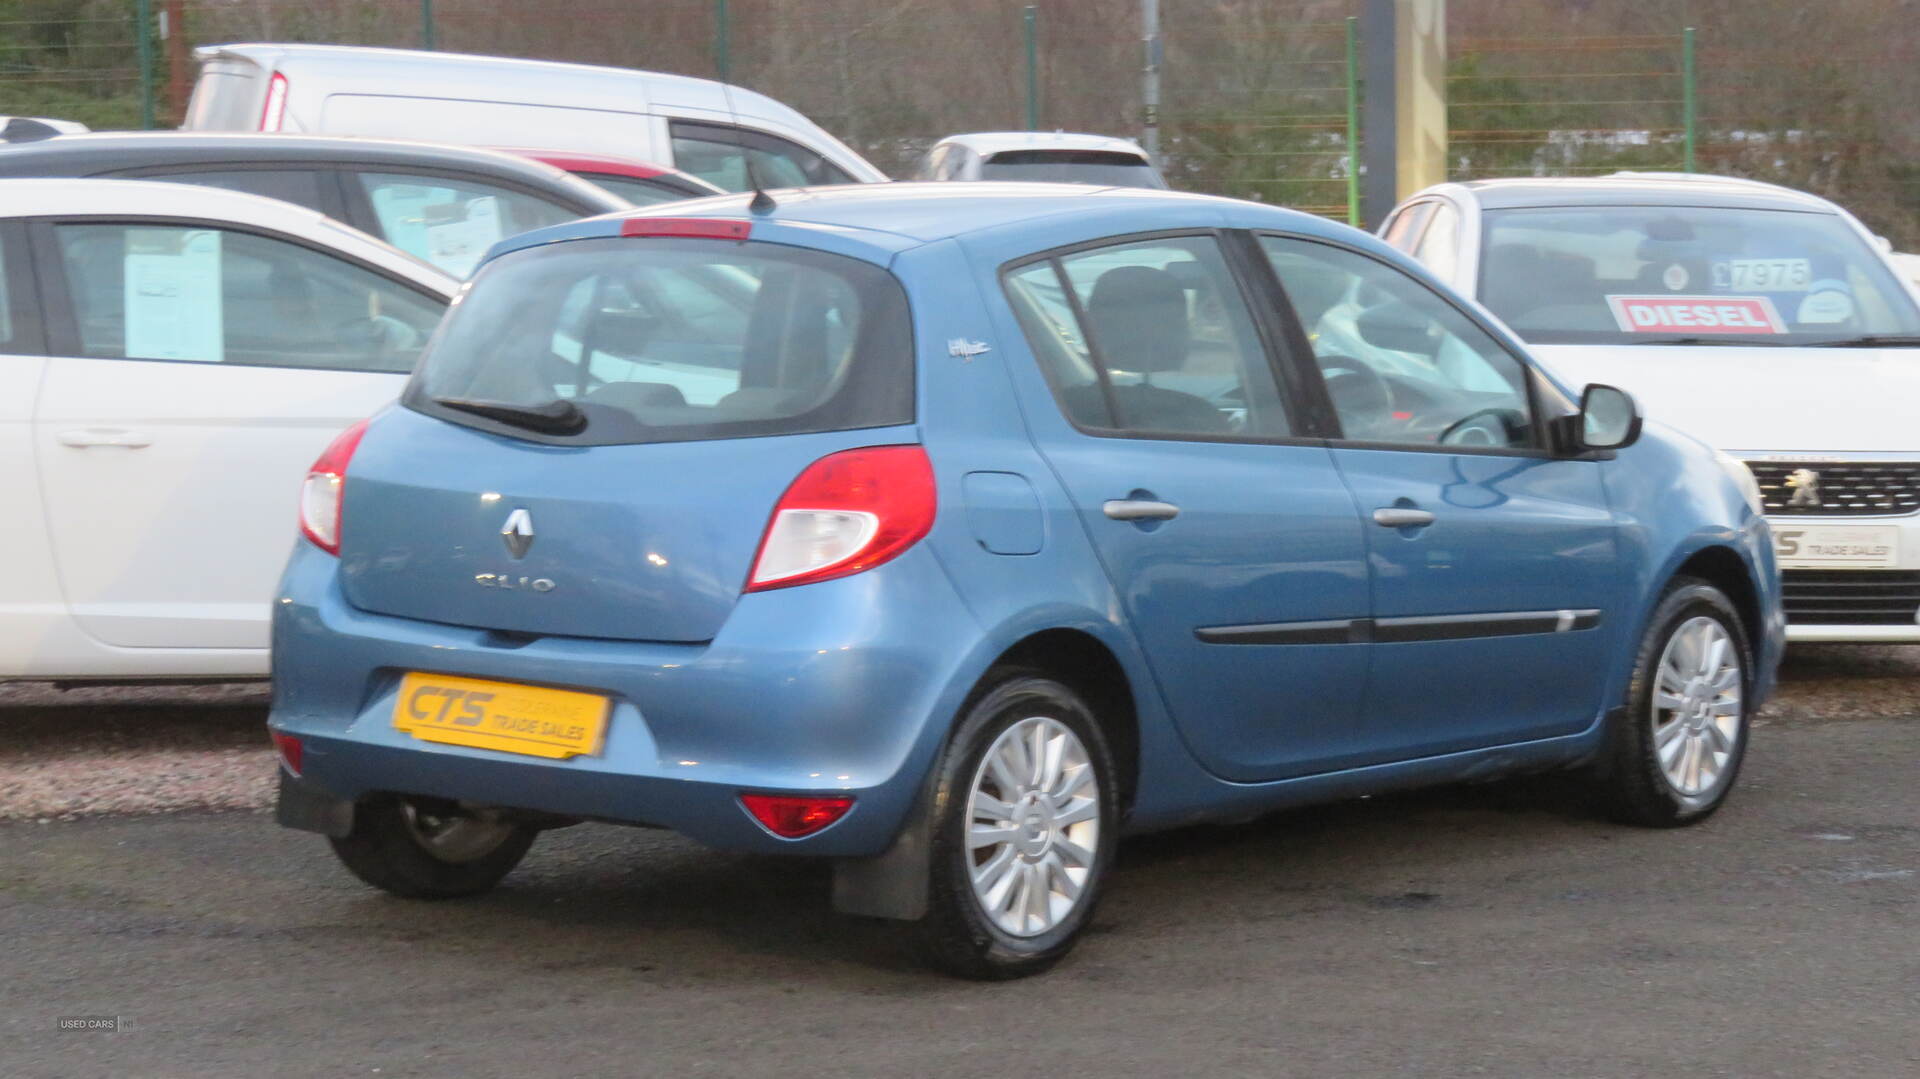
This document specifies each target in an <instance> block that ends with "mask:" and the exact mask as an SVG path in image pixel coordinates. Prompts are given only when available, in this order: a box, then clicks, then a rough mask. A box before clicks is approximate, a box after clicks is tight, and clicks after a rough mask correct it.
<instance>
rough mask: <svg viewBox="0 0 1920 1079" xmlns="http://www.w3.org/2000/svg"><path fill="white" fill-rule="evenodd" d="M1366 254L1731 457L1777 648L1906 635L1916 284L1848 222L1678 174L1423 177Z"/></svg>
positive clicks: (1914, 577) (1919, 625)
mask: <svg viewBox="0 0 1920 1079" xmlns="http://www.w3.org/2000/svg"><path fill="white" fill-rule="evenodd" d="M1381 234H1382V236H1383V237H1384V238H1385V239H1386V240H1387V242H1389V243H1391V244H1393V245H1394V246H1395V247H1398V248H1400V249H1401V250H1403V251H1408V252H1411V253H1412V254H1413V255H1414V257H1416V258H1418V259H1419V260H1420V261H1422V262H1424V263H1425V264H1426V265H1427V266H1428V267H1430V268H1431V269H1432V270H1433V271H1434V272H1435V273H1437V274H1439V275H1440V276H1441V277H1443V278H1445V279H1446V280H1447V281H1448V282H1450V283H1451V284H1453V285H1455V286H1456V287H1457V288H1459V289H1460V290H1461V291H1462V292H1465V293H1467V294H1469V295H1471V296H1473V297H1474V298H1476V299H1477V300H1479V301H1480V302H1481V303H1482V304H1484V305H1485V306H1486V307H1487V308H1489V309H1490V310H1491V311H1492V312H1493V313H1494V314H1495V315H1497V316H1499V317H1500V318H1501V319H1503V320H1504V321H1505V322H1506V323H1507V325H1508V326H1509V327H1511V328H1512V329H1513V330H1514V332H1515V333H1517V334H1518V335H1519V336H1520V337H1521V338H1523V339H1525V340H1526V341H1527V343H1528V344H1529V345H1531V346H1532V349H1533V353H1534V355H1536V356H1538V357H1539V358H1540V359H1541V361H1542V362H1544V363H1546V364H1547V365H1548V366H1550V367H1552V368H1554V369H1556V370H1557V371H1558V372H1559V373H1560V374H1561V375H1563V376H1564V377H1565V378H1567V379H1568V380H1570V381H1571V383H1572V384H1574V385H1582V384H1585V383H1587V382H1590V381H1598V382H1606V383H1610V384H1613V385H1617V386H1620V387H1622V388H1624V389H1627V390H1629V391H1631V392H1632V393H1634V394H1635V395H1636V396H1637V397H1638V398H1639V399H1640V402H1641V404H1642V406H1643V408H1644V410H1645V413H1646V415H1647V416H1648V417H1649V418H1651V419H1658V420H1662V421H1665V422H1667V423H1669V424H1672V425H1673V426H1676V427H1679V428H1681V429H1682V430H1685V431H1688V432H1690V433H1692V434H1694V435H1695V436H1697V437H1699V438H1701V439H1703V440H1705V441H1706V442H1708V443H1710V444H1711V445H1713V446H1716V447H1718V448H1720V449H1721V450H1723V451H1725V452H1726V453H1727V454H1729V455H1731V456H1732V457H1735V458H1738V459H1740V460H1741V461H1744V462H1745V463H1746V465H1747V467H1748V469H1749V470H1750V471H1751V472H1752V474H1753V475H1754V477H1755V478H1756V479H1757V481H1758V488H1759V496H1760V498H1761V499H1762V500H1763V503H1764V506H1765V512H1766V514H1767V517H1768V519H1769V520H1770V521H1771V522H1772V525H1773V534H1774V542H1775V547H1776V551H1777V554H1778V556H1779V562H1780V566H1781V569H1782V574H1781V576H1782V581H1783V583H1784V585H1785V595H1786V608H1787V638H1788V640H1790V641H1879V642H1898V641H1909V642H1920V293H1917V292H1916V291H1915V287H1914V285H1913V284H1912V283H1911V282H1910V281H1909V280H1908V279H1907V278H1906V277H1905V275H1903V274H1901V273H1900V272H1899V271H1898V270H1897V269H1896V268H1895V266H1894V265H1893V264H1892V262H1891V261H1890V260H1889V256H1888V254H1887V253H1886V250H1885V245H1884V244H1883V243H1882V242H1881V241H1878V240H1877V239H1876V237H1874V236H1873V234H1871V233H1870V232H1868V231H1867V230H1866V229H1865V228H1864V227H1863V226H1862V225H1861V224H1860V222H1858V221H1857V220H1855V219H1854V218H1853V216H1852V215H1850V214H1848V213H1847V212H1846V211H1845V210H1842V209H1841V208H1839V207H1838V206H1835V205H1834V204H1833V203H1831V202H1828V201H1826V200H1825V199H1821V198H1817V197H1815V196H1813V195H1808V194H1805V193H1803V192H1798V191H1793V190H1790V189H1787V188H1782V187H1777V186H1774V185H1771V184H1763V183H1757V182H1754V181H1747V180H1735V179H1726V178H1717V177H1702V176H1692V175H1684V174H1657V173H1656V174H1647V173H1638V174H1632V173H1623V174H1619V175H1615V176H1609V177H1597V178H1569V179H1523V180H1489V181H1477V182H1472V183H1464V184H1442V185H1439V186H1436V187H1432V188H1428V189H1427V190H1425V191H1422V192H1420V193H1419V194H1417V195H1414V196H1413V197H1412V198H1410V199H1408V200H1407V201H1405V202H1403V203H1402V204H1401V205H1400V206H1398V207H1396V208H1395V209H1394V212H1393V213H1392V215H1391V216H1389V217H1388V218H1387V220H1386V221H1385V222H1384V223H1383V225H1382V227H1381Z"/></svg>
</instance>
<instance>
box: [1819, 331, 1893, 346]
mask: <svg viewBox="0 0 1920 1079" xmlns="http://www.w3.org/2000/svg"><path fill="white" fill-rule="evenodd" d="M1807 344H1808V346H1809V347H1811V348H1920V335H1916V334H1910V333H1867V334H1861V335H1860V336H1859V337H1843V338H1841V339H1840V340H1838V341H1809V342H1807Z"/></svg>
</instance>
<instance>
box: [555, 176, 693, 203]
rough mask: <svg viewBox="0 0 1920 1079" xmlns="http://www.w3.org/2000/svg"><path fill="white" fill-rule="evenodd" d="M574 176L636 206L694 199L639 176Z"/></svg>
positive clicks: (683, 192)
mask: <svg viewBox="0 0 1920 1079" xmlns="http://www.w3.org/2000/svg"><path fill="white" fill-rule="evenodd" d="M574 175H575V176H578V177H580V178H581V179H582V180H587V181H590V182H592V183H595V184H598V185H599V186H601V187H604V188H606V189H607V190H608V191H611V192H613V193H614V194H616V195H618V196H620V197H621V198H623V199H626V200H627V201H628V202H631V203H633V204H634V205H635V206H652V205H654V204H655V203H661V202H678V201H680V200H681V199H690V198H693V197H694V196H693V194H692V193H691V192H686V191H676V190H674V189H673V188H671V187H668V186H666V185H665V184H662V183H658V182H656V181H654V180H649V179H645V178H643V177H639V176H621V175H620V174H618V173H613V172H576V173H574Z"/></svg>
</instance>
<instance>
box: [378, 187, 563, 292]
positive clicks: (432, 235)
mask: <svg viewBox="0 0 1920 1079" xmlns="http://www.w3.org/2000/svg"><path fill="white" fill-rule="evenodd" d="M360 185H361V188H362V189H363V190H364V191H365V192H366V195H367V201H368V202H370V203H371V204H372V207H373V218H374V220H375V221H377V222H378V223H379V226H380V232H381V235H382V237H383V238H384V239H385V240H386V241H387V242H388V243H390V244H392V245H393V246H395V247H397V248H399V249H400V250H402V251H405V252H406V253H407V254H409V255H412V256H413V257H415V258H417V259H421V260H423V261H426V262H430V263H432V264H433V265H435V266H438V267H439V268H440V269H442V270H445V271H446V272H447V273H450V274H452V275H453V276H455V277H465V276H467V275H468V274H470V273H472V272H473V268H474V267H475V266H477V265H479V263H480V257H481V256H482V255H485V254H486V253H487V248H489V247H492V246H493V245H494V244H495V243H497V242H499V241H500V240H502V239H504V238H506V237H508V236H513V235H516V234H518V233H522V232H527V231H529V230H531V229H537V228H545V227H546V226H548V225H557V224H559V223H560V222H562V221H572V220H573V219H575V218H577V217H579V216H580V215H579V213H577V212H575V211H574V210H572V209H569V208H568V207H565V206H561V205H558V204H556V203H553V202H549V201H547V200H546V199H542V198H536V197H534V196H533V195H529V194H525V193H524V192H520V191H513V190H510V189H508V188H504V187H499V186H497V185H494V184H486V183H480V182H477V181H472V180H465V179H459V180H453V179H448V178H446V177H441V176H422V175H414V174H408V173H382V172H366V173H361V174H360Z"/></svg>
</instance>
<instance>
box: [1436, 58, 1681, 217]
mask: <svg viewBox="0 0 1920 1079" xmlns="http://www.w3.org/2000/svg"><path fill="white" fill-rule="evenodd" d="M1447 51H1448V57H1449V59H1448V71H1447V126H1448V132H1447V145H1448V148H1449V151H1450V153H1449V160H1448V169H1447V173H1448V178H1449V179H1454V180H1477V179H1486V178H1488V177H1495V176H1580V175H1594V174H1599V173H1607V172H1613V171H1615V170H1618V169H1666V170H1673V171H1681V170H1685V169H1689V168H1691V167H1692V161H1691V158H1690V156H1689V155H1690V153H1691V150H1690V148H1691V147H1692V146H1693V145H1694V144H1695V141H1696V132H1695V129H1694V116H1693V110H1692V109H1691V108H1690V107H1689V102H1690V101H1691V100H1692V97H1693V94H1694V92H1695V78H1694V69H1693V62H1692V56H1693V51H1692V46H1691V35H1689V34H1687V33H1685V32H1683V33H1680V34H1673V35H1639V36H1634V37H1557V38H1464V39H1454V40H1451V41H1449V42H1448V43H1447Z"/></svg>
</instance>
